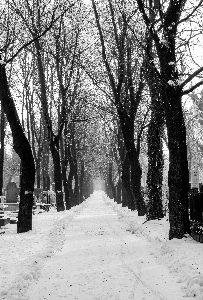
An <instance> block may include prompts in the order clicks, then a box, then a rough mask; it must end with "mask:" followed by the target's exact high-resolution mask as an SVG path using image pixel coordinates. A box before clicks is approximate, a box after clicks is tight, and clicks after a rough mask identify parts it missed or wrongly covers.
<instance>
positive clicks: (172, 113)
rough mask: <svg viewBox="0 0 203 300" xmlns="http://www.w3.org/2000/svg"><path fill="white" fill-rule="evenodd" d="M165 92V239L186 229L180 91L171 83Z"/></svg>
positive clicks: (184, 146)
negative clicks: (166, 181)
mask: <svg viewBox="0 0 203 300" xmlns="http://www.w3.org/2000/svg"><path fill="white" fill-rule="evenodd" d="M166 93H167V97H166V98H165V99H166V100H165V107H166V109H165V112H166V125H167V131H168V147H169V173H168V185H169V222H170V231H169V239H172V238H182V237H183V236H184V234H186V233H190V222H189V213H188V208H189V198H188V193H189V172H188V161H187V144H186V127H185V121H184V116H183V112H182V105H181V94H180V92H179V91H178V90H177V89H176V88H175V87H173V86H169V87H168V89H167V91H166Z"/></svg>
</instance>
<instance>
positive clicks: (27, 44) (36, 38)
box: [6, 4, 74, 64]
mask: <svg viewBox="0 0 203 300" xmlns="http://www.w3.org/2000/svg"><path fill="white" fill-rule="evenodd" d="M72 6H74V4H71V5H70V6H69V7H68V8H67V9H65V10H64V11H63V13H62V14H61V15H60V16H58V17H57V18H56V19H54V16H55V14H53V15H52V20H51V23H50V25H49V26H48V27H47V28H46V29H45V30H44V31H43V32H42V33H41V34H39V35H38V36H36V37H34V38H33V39H32V40H30V41H29V42H27V43H26V44H24V45H23V46H22V47H20V49H18V51H17V52H16V53H15V54H14V55H13V56H12V57H11V58H10V59H8V60H7V61H6V64H8V63H9V62H11V61H12V60H13V59H14V58H16V56H17V55H18V54H19V53H20V52H21V51H22V50H23V49H25V48H26V47H28V46H29V45H31V44H32V43H33V42H35V41H36V40H38V39H40V38H41V37H42V36H44V35H45V34H46V33H47V32H48V31H49V30H50V29H51V28H52V26H53V24H54V23H56V22H57V21H58V20H59V19H60V18H61V17H63V15H64V14H65V13H66V12H67V11H68V10H69V9H70V8H71V7H72Z"/></svg>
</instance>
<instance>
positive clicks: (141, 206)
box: [131, 153, 146, 216]
mask: <svg viewBox="0 0 203 300" xmlns="http://www.w3.org/2000/svg"><path fill="white" fill-rule="evenodd" d="M133 157H134V159H132V160H131V183H132V191H133V195H134V197H135V199H136V204H137V211H138V216H144V215H145V213H146V205H145V202H144V197H143V194H142V191H141V178H142V168H141V165H140V162H139V157H138V156H137V153H134V155H133Z"/></svg>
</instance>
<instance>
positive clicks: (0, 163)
mask: <svg viewBox="0 0 203 300" xmlns="http://www.w3.org/2000/svg"><path fill="white" fill-rule="evenodd" d="M0 132H1V148H0V196H2V193H3V182H4V174H3V171H4V139H5V114H4V108H3V104H2V103H1V128H0Z"/></svg>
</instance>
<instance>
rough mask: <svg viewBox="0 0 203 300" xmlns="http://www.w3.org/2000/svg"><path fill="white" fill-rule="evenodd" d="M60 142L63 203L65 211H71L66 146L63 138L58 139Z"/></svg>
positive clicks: (65, 132)
mask: <svg viewBox="0 0 203 300" xmlns="http://www.w3.org/2000/svg"><path fill="white" fill-rule="evenodd" d="M66 134H67V131H66V128H65V130H64V136H66ZM60 141H61V168H62V180H63V188H64V193H65V203H66V210H69V209H71V204H70V193H69V188H68V178H67V167H68V149H67V147H68V145H67V143H66V141H65V142H64V139H63V137H61V139H60Z"/></svg>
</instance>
